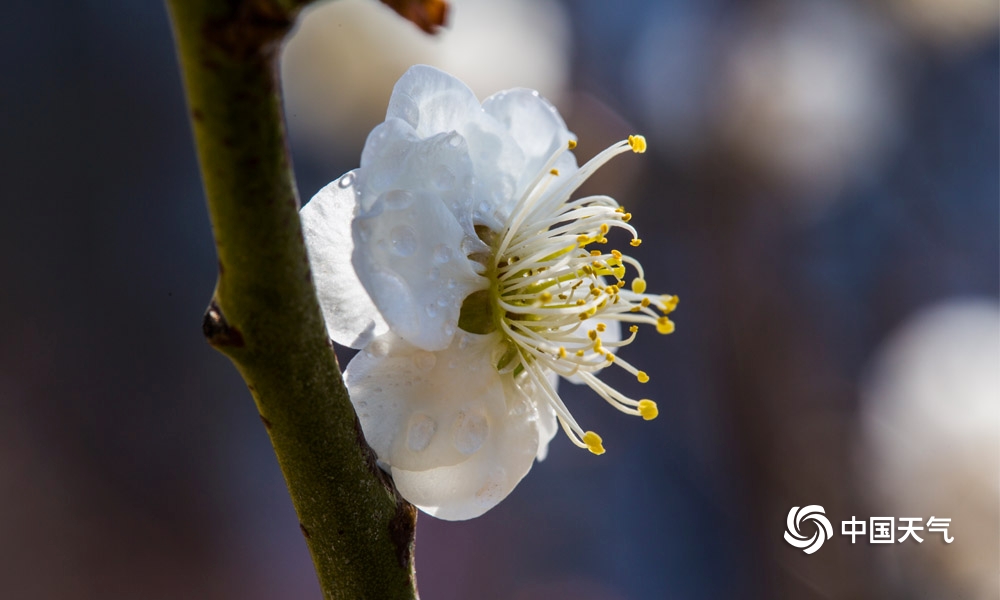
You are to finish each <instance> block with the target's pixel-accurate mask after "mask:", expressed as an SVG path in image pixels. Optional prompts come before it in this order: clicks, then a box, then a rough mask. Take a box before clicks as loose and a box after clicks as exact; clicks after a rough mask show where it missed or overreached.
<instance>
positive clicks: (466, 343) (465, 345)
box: [458, 333, 472, 350]
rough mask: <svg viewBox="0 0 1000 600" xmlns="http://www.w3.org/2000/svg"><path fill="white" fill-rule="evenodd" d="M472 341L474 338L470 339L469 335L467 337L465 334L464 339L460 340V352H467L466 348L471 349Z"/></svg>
mask: <svg viewBox="0 0 1000 600" xmlns="http://www.w3.org/2000/svg"><path fill="white" fill-rule="evenodd" d="M471 341H472V338H470V337H469V336H468V335H466V334H464V333H463V334H462V337H460V338H458V349H459V350H465V349H466V348H468V347H469V342H471Z"/></svg>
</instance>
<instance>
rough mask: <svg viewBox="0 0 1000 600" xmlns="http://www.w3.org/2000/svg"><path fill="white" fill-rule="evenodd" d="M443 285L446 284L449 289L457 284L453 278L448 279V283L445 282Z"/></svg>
mask: <svg viewBox="0 0 1000 600" xmlns="http://www.w3.org/2000/svg"><path fill="white" fill-rule="evenodd" d="M445 285H446V286H448V289H449V290H453V289H455V286H457V285H458V282H457V281H455V280H454V279H449V280H448V283H446V284H445Z"/></svg>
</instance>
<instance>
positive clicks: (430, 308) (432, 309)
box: [424, 303, 438, 319]
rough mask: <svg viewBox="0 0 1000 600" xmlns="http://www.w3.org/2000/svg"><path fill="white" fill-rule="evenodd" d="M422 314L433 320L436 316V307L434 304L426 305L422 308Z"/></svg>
mask: <svg viewBox="0 0 1000 600" xmlns="http://www.w3.org/2000/svg"><path fill="white" fill-rule="evenodd" d="M424 312H426V313H427V316H428V317H431V318H432V319H433V318H434V317H436V316H437V314H438V308H437V305H436V304H434V303H431V304H428V305H427V306H426V307H424Z"/></svg>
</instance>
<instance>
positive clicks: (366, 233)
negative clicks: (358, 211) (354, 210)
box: [354, 219, 372, 242]
mask: <svg viewBox="0 0 1000 600" xmlns="http://www.w3.org/2000/svg"><path fill="white" fill-rule="evenodd" d="M354 226H355V227H356V228H357V230H358V237H360V238H361V241H362V242H367V241H368V239H369V238H371V235H372V222H371V221H370V220H368V219H358V220H356V221H355V222H354Z"/></svg>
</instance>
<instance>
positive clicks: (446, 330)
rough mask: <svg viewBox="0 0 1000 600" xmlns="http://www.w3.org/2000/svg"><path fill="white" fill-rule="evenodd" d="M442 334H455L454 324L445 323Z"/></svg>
mask: <svg viewBox="0 0 1000 600" xmlns="http://www.w3.org/2000/svg"><path fill="white" fill-rule="evenodd" d="M444 335H445V337H451V336H453V335H455V326H454V325H452V324H451V323H445V326H444Z"/></svg>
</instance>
